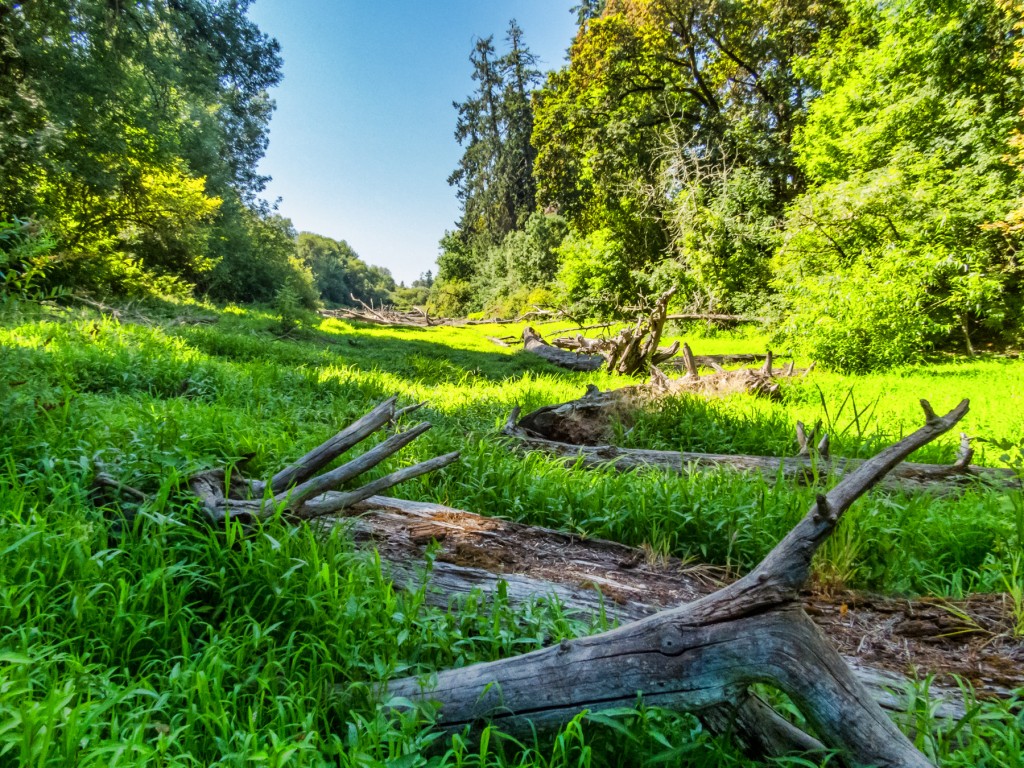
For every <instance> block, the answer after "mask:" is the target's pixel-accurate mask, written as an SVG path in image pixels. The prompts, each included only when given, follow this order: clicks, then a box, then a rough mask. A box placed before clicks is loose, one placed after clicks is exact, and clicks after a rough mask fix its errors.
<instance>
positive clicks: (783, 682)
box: [383, 400, 968, 768]
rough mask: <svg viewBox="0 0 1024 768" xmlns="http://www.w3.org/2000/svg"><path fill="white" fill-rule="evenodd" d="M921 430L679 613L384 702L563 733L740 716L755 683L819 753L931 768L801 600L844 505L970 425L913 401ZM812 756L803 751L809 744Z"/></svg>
mask: <svg viewBox="0 0 1024 768" xmlns="http://www.w3.org/2000/svg"><path fill="white" fill-rule="evenodd" d="M922 407H923V408H924V411H925V415H926V420H927V422H926V424H925V426H923V427H922V428H920V429H918V430H917V431H916V432H914V433H913V434H911V435H909V436H907V437H905V438H904V439H903V440H901V441H899V442H898V443H897V444H895V445H893V446H890V447H889V448H887V449H885V450H883V451H882V452H881V453H879V454H878V455H877V456H875V457H874V458H872V459H869V460H867V461H865V462H864V463H863V464H862V465H861V466H860V467H858V468H857V469H856V470H854V471H853V472H851V473H850V474H848V475H847V476H845V477H844V478H843V479H842V481H840V482H839V484H838V485H836V486H835V487H834V488H833V489H832V490H831V491H829V492H828V494H825V495H821V496H819V497H818V498H817V499H816V501H815V502H814V504H813V505H812V506H811V508H810V510H808V512H807V514H806V515H805V516H804V518H803V519H802V520H801V521H800V522H799V523H797V524H796V526H794V528H793V529H792V530H791V531H790V532H789V534H787V535H786V536H785V537H784V538H783V539H782V541H780V542H779V543H778V544H777V545H776V546H775V548H774V549H772V551H771V552H770V553H769V554H768V556H767V557H765V559H764V560H763V561H762V562H761V563H760V564H759V565H758V566H757V567H756V568H755V569H754V570H753V571H751V572H750V573H749V574H747V575H746V576H744V577H743V578H741V579H739V580H738V581H736V582H733V583H732V584H729V585H728V586H726V587H723V588H722V589H720V590H718V591H716V592H713V593H712V594H710V595H707V596H706V597H703V598H701V599H698V600H696V601H694V602H692V603H688V604H685V605H682V606H679V607H676V608H672V609H668V610H665V611H662V612H660V613H657V614H655V615H653V616H650V617H647V618H644V619H640V620H638V621H635V622H632V623H630V624H626V625H624V626H621V627H619V628H617V629H613V630H611V631H609V632H604V633H601V634H598V635H594V636H591V637H585V638H581V639H578V640H573V641H563V642H562V643H561V644H559V645H558V646H554V647H550V648H545V649H543V650H540V651H534V652H533V653H528V654H525V655H522V656H516V657H512V658H508V659H503V660H501V661H496V662H488V663H482V664H475V665H472V666H469V667H465V668H462V669H449V670H445V671H442V672H439V673H438V674H437V675H436V678H433V679H431V680H430V681H429V682H427V683H424V681H423V680H422V679H420V678H405V679H402V680H393V681H391V682H389V683H388V684H387V685H386V688H385V690H384V692H383V693H384V695H385V697H386V698H388V699H393V700H396V701H401V700H406V701H411V702H426V701H429V702H434V703H435V705H436V706H437V717H438V722H439V723H440V724H441V725H443V726H445V727H451V728H459V727H462V726H464V725H468V724H473V723H475V722H477V721H479V720H481V719H486V720H489V721H491V722H494V723H498V724H500V725H501V726H502V727H507V728H510V729H512V730H518V729H521V728H524V727H527V723H532V724H533V725H535V726H544V725H555V724H561V723H564V722H566V721H567V720H569V719H570V718H571V717H573V716H574V715H575V714H576V713H578V712H579V711H581V710H583V709H588V710H590V711H601V710H604V709H608V708H610V707H618V706H624V705H625V706H628V705H630V704H632V703H633V702H635V701H636V698H637V696H638V695H642V696H643V698H644V701H645V702H647V703H648V704H653V705H658V706H665V707H668V708H672V709H677V710H685V711H694V712H700V711H703V710H707V709H708V708H710V707H720V706H726V707H730V706H731V707H738V706H740V705H741V704H742V703H743V702H744V701H746V700H747V696H748V690H749V688H750V686H751V685H753V684H755V683H768V684H770V685H774V686H776V687H778V688H779V689H781V690H782V691H783V692H785V693H786V694H788V695H789V697H790V698H791V699H792V700H793V702H794V703H795V704H796V705H797V707H798V708H799V709H800V711H801V713H802V714H803V715H804V717H805V718H806V719H807V721H808V722H809V723H810V725H811V726H812V728H813V729H814V731H815V734H816V735H817V737H818V739H820V741H821V743H822V744H823V745H824V746H825V747H826V748H829V749H837V750H839V751H840V752H841V753H842V754H843V756H844V757H845V758H846V759H848V760H849V761H850V762H851V763H853V764H856V765H865V766H867V765H873V766H892V767H893V768H895V766H911V767H922V768H923V767H924V766H929V765H931V763H929V761H928V760H927V759H926V758H925V757H924V755H922V754H921V753H920V752H918V751H917V749H915V747H914V745H913V744H912V743H911V742H910V741H909V740H908V739H907V738H906V737H905V736H904V735H903V734H902V733H901V732H900V731H899V729H897V728H896V726H895V725H894V724H893V723H892V721H891V720H890V719H889V718H888V717H887V716H886V715H885V713H884V712H883V711H882V710H881V708H879V706H878V705H877V704H876V703H875V702H874V701H873V700H872V697H871V695H870V693H869V691H868V690H867V689H866V688H865V687H864V686H863V685H862V684H861V683H860V682H859V681H858V680H857V678H856V677H855V676H854V675H853V673H852V672H851V670H850V669H849V667H848V666H847V665H846V663H845V662H844V661H843V659H842V658H841V657H840V656H839V654H838V653H837V652H836V651H835V649H834V648H833V647H832V646H831V645H830V644H829V642H828V641H827V639H826V638H825V637H824V636H823V635H822V633H821V631H820V630H819V629H818V628H817V627H816V626H815V625H814V623H813V622H812V621H811V620H810V619H809V618H808V617H807V614H806V613H805V612H804V610H803V608H802V607H801V604H800V601H799V591H800V589H801V588H802V587H803V586H804V585H805V583H806V581H807V579H808V577H809V574H810V565H811V560H812V558H813V556H814V553H815V552H816V551H817V550H818V548H819V547H820V546H821V544H822V543H823V542H824V541H825V540H826V539H827V538H828V537H829V535H830V534H831V533H832V531H833V530H834V529H835V527H836V525H837V524H838V522H839V520H840V519H841V517H842V515H843V513H844V512H845V511H846V510H847V509H849V507H850V505H851V504H852V503H853V502H854V501H855V500H856V499H857V498H859V497H860V496H861V495H862V494H864V493H865V492H867V491H868V490H869V489H870V488H871V487H872V486H873V485H875V484H876V483H877V482H879V480H881V479H882V478H883V477H884V476H885V475H886V473H888V472H889V471H890V470H891V469H892V468H893V467H895V466H896V465H897V464H899V463H900V462H901V461H903V459H905V458H906V457H907V456H908V455H909V454H910V453H912V452H913V451H914V450H916V449H917V448H920V447H921V446H923V445H925V444H927V443H929V442H931V441H932V440H934V439H935V438H936V437H938V436H939V435H941V434H943V433H944V432H946V431H948V430H949V429H951V428H952V427H953V425H955V424H956V423H957V422H958V421H959V420H960V419H961V418H963V416H964V415H965V414H966V413H967V409H968V402H967V401H966V400H964V401H963V402H962V403H960V405H959V406H957V407H956V408H955V409H953V410H952V411H950V412H949V413H948V414H946V415H945V416H942V417H939V416H937V415H935V413H934V412H933V411H932V409H931V407H930V406H929V405H928V404H927V403H926V402H925V401H922ZM808 743H809V744H810V743H812V742H808Z"/></svg>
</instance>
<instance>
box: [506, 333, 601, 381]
mask: <svg viewBox="0 0 1024 768" xmlns="http://www.w3.org/2000/svg"><path fill="white" fill-rule="evenodd" d="M523 350H524V351H526V352H529V353H530V354H532V355H537V356H538V357H541V358H543V359H545V360H547V361H548V362H549V363H554V364H555V365H557V366H559V367H560V368H568V369H569V370H571V371H597V370H600V369H601V368H602V367H603V366H604V364H605V361H604V358H603V357H601V356H600V355H580V354H577V353H575V352H567V351H566V350H564V349H558V347H553V346H551V345H550V344H548V343H547V342H546V341H544V339H543V337H541V335H540V334H539V333H537V332H536V331H535V330H534V329H533V328H532V327H531V326H529V325H528V326H526V327H525V328H523Z"/></svg>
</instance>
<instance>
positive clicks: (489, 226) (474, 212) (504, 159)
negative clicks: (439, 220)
mask: <svg viewBox="0 0 1024 768" xmlns="http://www.w3.org/2000/svg"><path fill="white" fill-rule="evenodd" d="M508 43H509V46H510V49H509V52H508V53H507V54H505V55H504V56H498V55H497V54H496V52H495V50H494V43H493V38H491V37H488V38H482V39H478V40H477V41H476V46H475V48H474V50H473V52H472V53H471V54H470V57H469V60H470V63H472V65H473V79H474V80H475V81H476V82H477V90H476V92H475V93H474V94H473V95H471V96H470V97H469V98H467V99H466V101H464V102H461V103H459V102H455V103H454V107H455V109H456V111H457V113H458V119H457V121H456V126H455V138H456V140H457V141H458V142H459V143H460V144H462V145H464V146H465V150H464V152H463V156H462V159H461V160H460V162H459V167H458V168H457V169H456V170H455V171H454V172H453V173H452V174H451V176H449V178H448V183H449V184H451V185H453V186H455V187H457V195H458V198H459V200H460V202H461V204H462V218H461V220H460V221H459V225H458V231H459V234H460V236H461V237H462V239H463V240H464V241H472V240H474V239H475V238H482V239H483V240H485V241H486V242H488V243H491V244H493V243H496V242H499V241H500V240H501V239H502V238H503V237H504V236H505V235H506V234H508V233H509V232H511V231H512V230H513V229H515V228H516V227H517V226H518V225H520V224H521V223H522V222H523V220H524V219H525V217H526V216H528V215H529V214H530V213H531V212H532V211H533V209H534V196H535V195H534V183H533V176H532V171H533V157H534V151H533V148H532V146H531V145H530V135H531V133H532V125H533V118H532V112H531V109H530V91H531V90H532V88H533V86H534V85H535V84H536V83H537V81H538V79H539V73H538V72H537V69H536V57H535V56H534V55H533V54H532V53H530V51H529V49H528V48H527V47H526V46H525V44H524V43H523V31H522V29H521V28H520V27H519V25H518V24H516V22H515V20H513V21H511V22H510V23H509V28H508Z"/></svg>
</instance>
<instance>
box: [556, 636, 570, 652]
mask: <svg viewBox="0 0 1024 768" xmlns="http://www.w3.org/2000/svg"><path fill="white" fill-rule="evenodd" d="M571 647H572V643H570V642H569V641H568V640H567V639H566V638H562V642H560V643H559V644H558V652H559V653H568V651H569V649H570V648H571Z"/></svg>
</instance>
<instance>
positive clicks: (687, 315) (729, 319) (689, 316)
mask: <svg viewBox="0 0 1024 768" xmlns="http://www.w3.org/2000/svg"><path fill="white" fill-rule="evenodd" d="M668 319H669V320H706V321H708V322H710V323H766V322H768V320H767V318H764V317H748V316H747V315H724V314H716V313H714V312H682V313H677V314H674V315H669V316H668Z"/></svg>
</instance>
